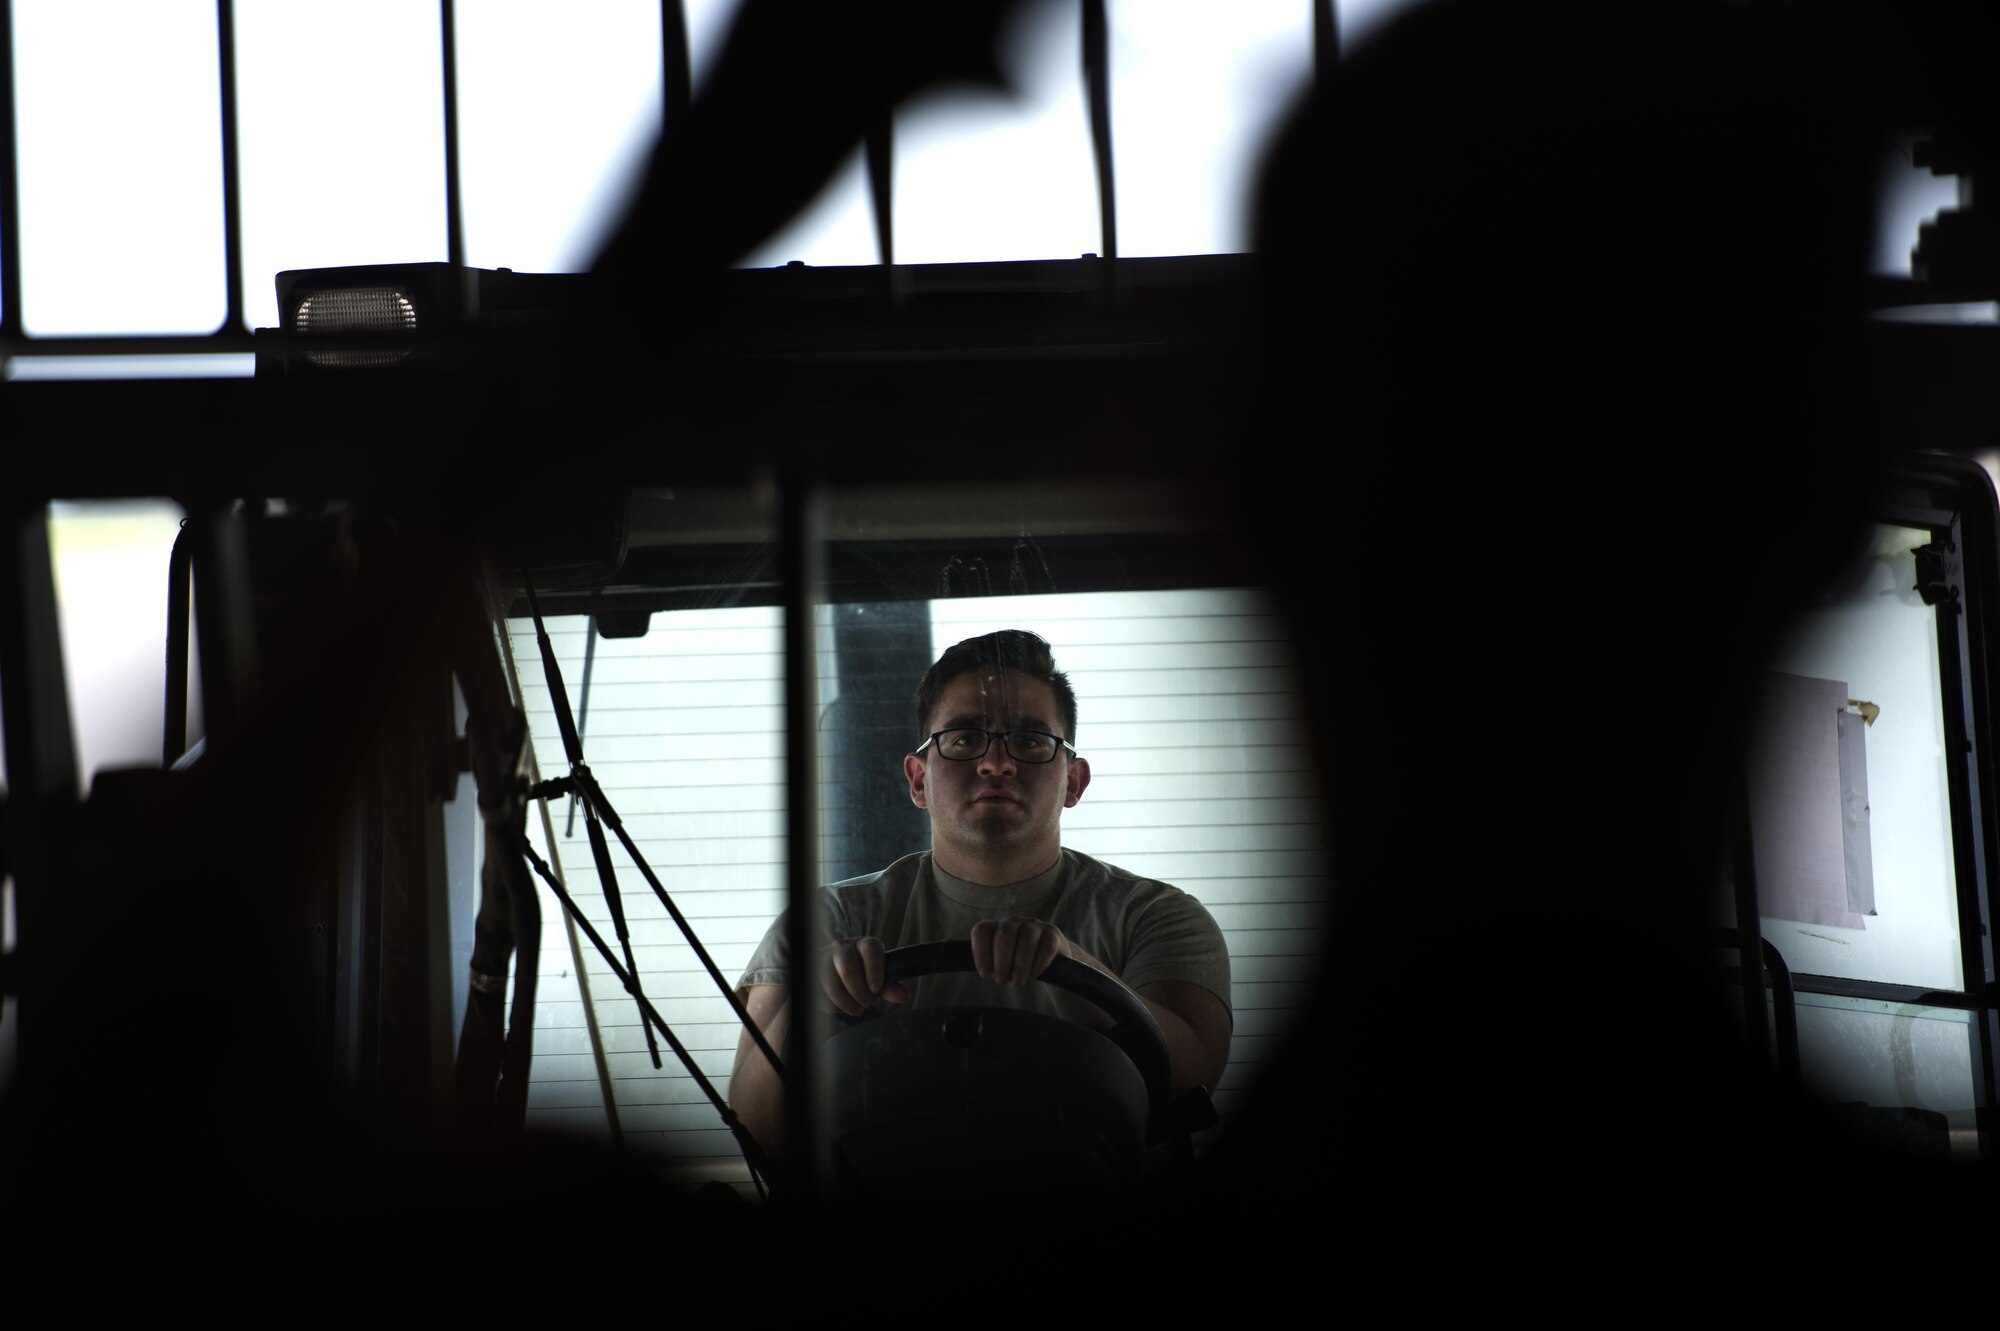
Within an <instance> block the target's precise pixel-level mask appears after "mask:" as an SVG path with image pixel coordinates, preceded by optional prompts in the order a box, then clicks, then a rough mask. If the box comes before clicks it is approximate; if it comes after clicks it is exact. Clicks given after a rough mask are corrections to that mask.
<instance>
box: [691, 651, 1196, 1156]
mask: <svg viewBox="0 0 2000 1331" xmlns="http://www.w3.org/2000/svg"><path fill="white" fill-rule="evenodd" d="M915 719H916V722H917V728H918V731H919V733H920V734H922V736H923V739H922V742H921V743H919V744H918V745H917V746H916V748H915V750H914V751H913V752H911V753H910V754H909V755H907V756H906V757H905V758H904V759H903V773H904V776H905V777H906V778H907V780H908V784H909V792H910V799H911V800H912V801H913V802H914V803H915V804H916V806H917V807H918V808H920V809H924V810H925V811H926V812H928V814H929V815H930V823H931V849H930V850H929V851H926V852H922V853H919V854H914V855H907V856H904V857H903V858H902V859H899V860H897V861H896V862H895V863H894V864H891V865H890V866H889V867H888V868H886V869H883V870H880V871H879V872H876V873H872V874H867V875H864V876H863V877H860V878H853V879H849V880H847V881H845V882H840V883H835V884H833V885H832V886H830V887H828V888H826V889H824V891H823V894H822V901H823V903H824V905H825V908H826V917H825V919H824V921H823V922H822V923H823V926H824V928H825V930H826V934H825V937H826V938H827V939H828V941H827V942H826V943H825V945H824V946H823V947H822V948H821V949H820V951H819V956H818V958H817V961H816V965H815V974H814V976H813V985H812V991H813V993H814V995H815V997H816V998H817V999H818V1000H819V1001H820V1002H821V1003H822V1004H824V1005H825V1006H826V1007H827V1008H829V1009H831V1010H832V1011H834V1012H836V1013H839V1014H841V1015H843V1016H845V1017H860V1016H862V1015H864V1014H865V1013H866V1012H868V1011H870V1010H882V1009H898V1008H900V1007H901V1006H902V1005H906V1004H907V1005H908V1006H909V1007H911V1008H915V1007H925V1006H941V1005H945V1004H973V1005H981V1006H986V1007H1011V1008H1025V1009H1029V1010H1033V1011H1039V1012H1043V1013H1047V1014H1050V1015H1054V1016H1061V1017H1066V1018H1068V1019H1071V1020H1074V1021H1078V1022H1080V1023H1082V1024H1084V1025H1088V1026H1093V1027H1097V1028H1099V1029H1102V1028H1104V1027H1105V1026H1107V1025H1108V1024H1109V1023H1110V1020H1111V1019H1110V1018H1109V1017H1108V1016H1106V1015H1105V1014H1104V1013H1102V1012H1101V1011H1099V1010H1098V1009H1097V1008H1096V1007H1094V1006H1092V1005H1091V1004H1089V1003H1087V1002H1084V1001H1083V1000H1081V999H1079V998H1077V997H1076V996H1074V995H1072V994H1070V993H1068V992H1065V991H1063V990H1059V989H1055V988H1051V987H1049V986H1047V985H1044V984H1041V983H1039V982H1038V977H1040V976H1041V975H1042V974H1043V972H1045V971H1047V970H1048V969H1049V967H1050V966H1051V964H1052V963H1054V961H1055V960H1056V959H1057V958H1058V957H1066V958H1069V959H1070V960H1072V961H1075V962H1079V963H1081V964H1082V965H1084V966H1088V967H1090V968H1092V969H1093V970H1095V971H1098V972H1100V973H1102V974H1103V975H1106V976H1109V977H1110V978H1111V979H1112V980H1114V981H1116V982H1117V983H1118V984H1119V985H1120V986H1121V987H1123V988H1124V989H1126V990H1128V991H1129V992H1130V993H1131V994H1133V995H1134V996H1135V997H1136V998H1137V999H1138V1000H1139V1001H1140V1002H1141V1003H1142V1004H1143V1005H1144V1007H1145V1008H1146V1010H1147V1011H1148V1012H1149V1013H1150V1014H1151V1015H1152V1017H1153V1019H1154V1020H1155V1021H1156V1022H1158V1024H1159V1028H1160V1032H1161V1034H1162V1035H1163V1036H1164V1037H1165V1040H1166V1047H1167V1053H1168V1057H1169V1059H1170V1062H1171V1068H1172V1090H1173V1093H1174V1094H1175V1095H1179V1094H1181V1093H1182V1092H1184V1091H1187V1090H1189V1089H1191V1088H1193V1087H1204V1088H1207V1089H1211V1090H1212V1089H1213V1088H1214V1087H1215V1085H1216V1082H1217V1081H1218V1080H1219V1079H1220V1077H1221V1075H1222V1071H1223V1068H1224V1066H1225V1064H1226V1063H1227V1062H1228V1058H1229V1037H1230V1030H1231V1025H1232V1019H1231V1013H1230V1006H1229V952H1228V948H1227V946H1226V945H1225V943H1224V941H1223V937H1222V932H1221V930H1220V929H1218V928H1217V927H1216V924H1215V921H1214V920H1213V919H1212V918H1211V917H1210V915H1209V913H1208V911H1207V910H1206V909H1204V908H1203V907H1202V905H1201V904H1200V903H1199V902H1198V901H1196V900H1195V899H1194V898H1193V897H1191V896H1189V895H1188V894H1187V893H1185V892H1182V891H1180V890H1179V889H1177V888H1174V887H1170V886H1168V885H1167V884H1165V883H1160V882H1155V881H1153V880H1151V879H1146V878H1140V877H1138V876H1136V875H1134V874H1131V873H1128V872H1126V871H1125V870H1123V869H1120V868H1118V867H1116V866H1115V865H1110V864H1106V863H1104V862H1102V861H1100V860H1096V859H1093V858H1091V857H1090V856H1088V855H1084V854H1082V853H1080V852H1078V851H1075V850H1071V849H1066V848H1065V847H1064V846H1063V845H1062V811H1063V810H1064V809H1067V808H1070V807H1072V806H1074V805H1075V804H1076V802H1077V801H1078V800H1080V799H1081V798H1083V792H1084V790H1085V788H1087V787H1088V786H1089V784H1090V763H1089V761H1088V760H1087V759H1085V758H1082V757H1080V756H1079V755H1078V754H1077V751H1076V748H1075V744H1074V741H1075V738H1076V722H1077V704H1076V692H1075V690H1074V689H1073V688H1072V687H1071V685H1070V682H1069V678H1068V676H1067V675H1066V674H1064V673H1063V672H1062V671H1060V670H1058V669H1056V665H1055V659H1054V656H1053V655H1052V653H1051V650H1050V647H1049V644H1048V643H1047V641H1045V640H1044V639H1043V638H1041V637H1040V636H1039V635H1037V634H1034V633H1030V632H1027V631H1026V630H1021V629H1006V630H1002V631H1000V632H996V633H988V634H985V635H983V636H980V637H975V638H968V639H966V640H965V641H963V642H960V643H958V644H956V645H955V646H953V647H951V648H950V649H948V650H947V651H946V652H945V653H944V654H943V655H942V656H940V657H939V658H938V659H937V661H936V662H935V663H934V664H932V666H931V667H930V669H929V670H928V671H927V672H926V673H925V675H924V678H923V680H922V682H921V684H920V685H919V686H918V689H917V697H916V718H915ZM786 939H787V934H786V928H785V920H784V917H783V916H780V917H779V919H778V920H777V921H776V922H774V923H773V924H772V925H771V927H770V929H769V930H768V931H767V932H766V933H765V935H764V939H763V941H762V942H761V943H760V944H759V945H758V947H757V950H756V952H755V953H754V954H753V955H752V957H751V959H750V964H749V966H748V967H747V968H746V969H745V970H744V972H743V976H742V979H741V980H740V981H739V982H738V986H737V992H738V994H739V995H740V996H741V997H742V999H743V1003H744V1006H745V1007H746V1009H747V1010H748V1011H749V1014H750V1016H751V1018H752V1019H753V1020H754V1021H756V1022H757V1023H758V1026H759V1027H760V1028H761V1029H762V1030H763V1032H764V1034H765V1035H766V1036H767V1037H768V1038H769V1039H770V1041H771V1043H772V1045H773V1047H777V1048H782V1047H783V1045H784V1041H785V1037H786V1035H787V1033H788V1031H789V1028H790V1023H791V998H792V995H791V987H790V966H789V961H788V957H787V941H786ZM948 939H967V940H969V941H970V943H971V948H972V960H973V967H974V970H975V971H976V976H975V975H971V974H945V975H931V976H926V977H923V978H920V979H912V980H910V981H908V982H894V981H891V980H890V979H889V977H888V974H887V970H886V968H885V964H884V958H885V956H886V955H887V954H888V951H889V950H890V949H892V948H897V947H904V946H909V945H912V944H917V943H933V942H939V941H943V940H948ZM729 1102H730V1106H731V1108H732V1109H734V1110H735V1112H736V1113H737V1114H738V1115H739V1116H740V1117H741V1118H742V1120H743V1122H744V1125H745V1126H746V1127H747V1128H748V1129H749V1130H750V1132H751V1133H752V1134H753V1135H754V1136H755V1137H756V1138H757V1140H758V1141H759V1142H760V1143H762V1144H763V1145H764V1147H765V1148H766V1149H767V1150H769V1151H770V1152H771V1153H772V1154H774V1155H775V1154H777V1153H779V1152H780V1151H781V1150H782V1149H783V1129H784V1092H783V1087H782V1085H781V1083H780V1082H779V1080H778V1078H777V1077H776V1076H775V1075H774V1073H773V1071H772V1069H771V1066H770V1064H769V1062H768V1061H767V1060H765V1059H764V1057H763V1056H762V1055H761V1054H760V1053H759V1052H758V1051H757V1048H756V1045H755V1044H754V1043H753V1042H752V1040H751V1038H750V1036H749V1033H748V1032H747V1031H746V1032H745V1033H744V1034H743V1036H742V1037H741V1038H740V1039H739V1041H738V1044H737V1052H736V1062H735V1067H734V1071H733V1074H732V1076H731V1079H730V1087H729Z"/></svg>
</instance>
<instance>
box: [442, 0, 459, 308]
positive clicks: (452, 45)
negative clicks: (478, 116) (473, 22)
mask: <svg viewBox="0 0 2000 1331" xmlns="http://www.w3.org/2000/svg"><path fill="white" fill-rule="evenodd" d="M438 26H439V28H440V36H441V38H442V44H441V46H442V55H443V74H444V226H445V242H444V245H445V261H446V262H447V263H449V264H450V265H451V266H452V278H453V280H452V283H451V304H452V323H453V324H454V325H456V324H457V323H458V320H459V317H460V316H461V315H463V314H464V313H465V290H464V276H463V274H462V273H461V272H460V271H459V270H460V269H463V268H464V267H465V220H464V216H463V207H462V202H461V200H460V198H459V189H458V11H457V7H456V6H455V5H454V4H453V3H452V0H438Z"/></svg>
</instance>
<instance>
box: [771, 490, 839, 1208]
mask: <svg viewBox="0 0 2000 1331" xmlns="http://www.w3.org/2000/svg"><path fill="white" fill-rule="evenodd" d="M802 451H803V450H800V451H796V452H794V453H793V454H791V455H790V456H788V457H787V458H786V459H785V461H784V463H783V464H782V465H783V466H784V472H783V474H782V476H781V477H780V481H779V486H780V496H781V498H780V513H781V518H780V521H781V527H780V530H779V532H778V540H779V548H780V551H781V559H782V578H783V595H784V607H785V617H784V623H785V628H784V634H785V637H784V644H785V843H786V856H785V862H786V887H787V889H788V891H787V900H788V903H789V904H788V909H787V913H786V916H785V924H786V935H785V942H786V945H787V949H788V951H789V955H790V958H791V967H790V969H791V981H792V984H791V989H792V1002H791V1020H792V1027H793V1031H794V1033H795V1038H794V1039H792V1040H791V1042H790V1046H789V1047H788V1048H787V1050H786V1052H785V1060H786V1063H785V1066H786V1073H787V1075H786V1077H785V1116H786V1121H787V1122H788V1123H789V1124H791V1125H792V1126H791V1130H790V1131H789V1132H787V1133H786V1134H785V1137H786V1148H787V1155H788V1157H789V1158H788V1159H787V1160H786V1161H785V1162H784V1171H785V1173H784V1177H785V1180H786V1183H787V1185H788V1186H787V1190H788V1191H789V1192H790V1194H791V1196H792V1197H793V1198H794V1200H795V1201H796V1202H797V1203H798V1204H799V1206H800V1207H802V1208H803V1209H804V1210H805V1212H806V1213H808V1214H810V1213H811V1212H812V1211H813V1210H814V1209H815V1208H816V1206H817V1203H818V1201H819V1199H820V1196H821V1195H822V1192H823V1190H824V1186H825V1182H826V1180H827V1177H828V1175H827V1172H826V1171H827V1169H828V1166H829V1162H830V1154H829V1151H828V1142H827V1140H826V1135H825V1133H824V1132H822V1131H821V1128H822V1127H823V1126H824V1125H823V1124H822V1122H821V1118H820V1106H821V1104H822V1103H823V1101H824V1099H825V1097H824V1096H822V1095H820V1094H819V1093H818V1092H819V1090H820V1087H819V1076H820V1072H821V1069H822V1068H824V1067H825V1062H824V1060H823V1059H822V1057H821V1049H820V1045H821V1042H822V1041H823V1040H824V1038H825V1036H826V1035H827V1032H828V1028H829V1027H830V1025H831V1018H830V1017H829V1016H828V1015H827V1014H825V1013H823V1012H821V1011H820V1005H819V1004H818V1003H815V1002H812V1001H810V1000H809V999H808V998H807V994H808V991H809V987H810V985H811V983H812V979H811V976H810V975H809V973H808V970H807V968H808V967H809V966H810V964H811V958H812V957H813V955H814V954H815V953H816V952H817V951H818V947H817V944H816V943H815V941H814V940H815V938H816V936H817V935H818V933H819V930H817V929H815V928H814V927H813V918H814V915H815V913H816V912H817V911H818V910H819V902H818V893H819V886H820V884H819V791H818V788H817V780H818V774H819V757H818V735H817V733H816V728H817V722H818V717H819V686H818V681H817V678H816V671H815V668H814V667H815V661H814V649H815V646H816V643H815V631H814V630H815V626H814V622H813V620H814V616H813V602H814V599H815V597H816V596H817V594H818V591H819V587H820V582H821V578H820V561H821V549H820V543H819V522H818V516H819V497H818V494H817V493H816V491H815V487H814V485H813V483H812V481H811V479H810V478H809V477H808V475H807V470H806V460H805V458H804V457H803V456H802V455H801V453H802Z"/></svg>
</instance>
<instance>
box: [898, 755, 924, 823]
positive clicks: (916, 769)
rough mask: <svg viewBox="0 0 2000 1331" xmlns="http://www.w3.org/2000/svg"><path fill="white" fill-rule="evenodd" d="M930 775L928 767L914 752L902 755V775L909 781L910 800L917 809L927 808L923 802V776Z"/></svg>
mask: <svg viewBox="0 0 2000 1331" xmlns="http://www.w3.org/2000/svg"><path fill="white" fill-rule="evenodd" d="M929 775H930V768H929V767H928V766H926V765H925V763H924V760H923V759H922V758H919V757H918V756H917V755H916V754H914V753H906V754H904V755H903V777H904V779H905V780H907V781H908V782H909V783H910V802H911V803H912V804H915V805H916V806H917V807H918V808H919V809H928V808H929V807H930V806H929V805H928V804H925V803H924V778H925V777H927V776H929Z"/></svg>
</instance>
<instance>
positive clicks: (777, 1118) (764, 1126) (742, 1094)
mask: <svg viewBox="0 0 2000 1331" xmlns="http://www.w3.org/2000/svg"><path fill="white" fill-rule="evenodd" d="M759 1009H762V1010H761V1011H760V1010H759ZM750 1015H751V1018H752V1020H755V1021H756V1022H757V1024H758V1027H759V1028H760V1029H761V1030H762V1031H763V1032H764V1038H765V1039H766V1040H768V1041H769V1042H770V1044H771V1047H772V1048H773V1049H782V1048H784V1046H785V1035H786V1032H787V1031H788V1030H789V1028H790V1026H791V1019H792V1005H791V1003H790V1001H789V1000H786V999H776V1000H774V1001H766V1002H761V1003H759V1002H755V1001H753V1003H752V1004H751V1007H750ZM729 1108H730V1109H731V1110H732V1111H734V1113H735V1114H736V1117H737V1118H738V1119H740V1120H742V1123H743V1126H744V1127H745V1128H746V1129H748V1130H749V1133H750V1135H751V1136H752V1137H754V1138H756V1139H757V1144H758V1145H759V1146H761V1147H763V1148H764V1152H765V1154H767V1155H769V1156H770V1157H771V1158H772V1159H774V1160H776V1159H780V1158H782V1156H783V1153H784V1149H785V1084H784V1082H783V1081H781V1080H780V1079H779V1077H778V1074H777V1072H776V1070H775V1069H773V1068H772V1067H771V1060H770V1059H768V1058H766V1057H764V1051H763V1050H761V1049H759V1048H758V1047H757V1042H756V1041H755V1040H752V1039H751V1038H750V1033H749V1032H748V1031H744V1032H743V1033H742V1034H741V1035H739V1036H738V1037H737V1040H736V1062H735V1063H734V1065H733V1066H732V1067H731V1069H730V1073H729Z"/></svg>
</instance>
